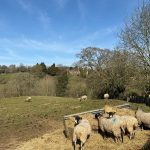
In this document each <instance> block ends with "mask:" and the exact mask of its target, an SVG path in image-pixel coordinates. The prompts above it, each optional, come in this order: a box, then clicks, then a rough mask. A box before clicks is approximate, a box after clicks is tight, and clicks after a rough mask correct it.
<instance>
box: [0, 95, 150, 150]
mask: <svg viewBox="0 0 150 150" xmlns="http://www.w3.org/2000/svg"><path fill="white" fill-rule="evenodd" d="M25 99H26V97H15V98H5V99H1V100H0V135H1V137H0V149H3V150H4V149H15V148H17V147H18V146H19V145H20V144H21V143H23V142H27V141H31V139H32V140H33V139H34V138H40V137H42V136H45V134H46V133H51V134H55V133H57V132H58V133H57V136H58V137H59V136H60V137H59V138H62V139H63V140H65V137H64V135H63V130H64V127H63V116H64V115H67V114H72V113H78V112H83V111H87V110H92V109H99V108H102V107H103V106H104V104H105V102H104V100H87V101H84V102H80V101H79V100H78V99H73V98H65V97H64V98H60V97H41V96H38V97H32V101H31V102H25ZM110 103H111V104H112V105H119V104H124V103H126V102H125V101H120V100H111V102H110ZM131 106H132V108H133V109H135V108H136V107H137V106H138V105H137V104H131ZM141 106H142V108H143V109H144V110H145V111H150V108H149V107H147V106H145V105H141ZM143 133H144V132H143ZM94 136H96V137H97V138H98V137H100V139H101V136H100V135H97V133H96V135H95V134H94ZM59 138H58V141H57V142H56V143H57V144H56V145H57V146H56V149H57V148H58V146H60V144H62V141H60V144H59ZM55 140H56V139H55ZM89 140H91V141H92V137H91V139H89ZM101 140H102V139H101ZM109 140H110V139H109ZM67 142H68V143H70V145H69V146H68V149H70V148H69V147H71V139H68V140H67ZM111 142H113V141H111ZM130 142H131V141H130ZM133 142H134V140H133ZM47 144H48V146H47V147H49V146H50V145H51V144H52V143H51V142H47ZM49 144H50V145H49ZM66 144H67V143H66ZM113 144H114V143H113ZM31 145H32V146H34V144H31ZM31 145H30V146H31ZM63 145H65V143H63ZM47 147H45V149H46V148H47ZM66 147H67V146H66ZM64 148H65V147H62V150H63V149H64ZM26 149H28V148H26ZM32 149H34V148H32ZM42 149H43V148H41V150H42ZM54 149H55V147H54ZM60 149H61V147H60Z"/></svg>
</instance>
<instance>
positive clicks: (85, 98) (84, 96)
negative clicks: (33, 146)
mask: <svg viewBox="0 0 150 150" xmlns="http://www.w3.org/2000/svg"><path fill="white" fill-rule="evenodd" d="M79 100H80V102H81V101H83V100H87V96H86V95H83V96H81V97H80V98H79Z"/></svg>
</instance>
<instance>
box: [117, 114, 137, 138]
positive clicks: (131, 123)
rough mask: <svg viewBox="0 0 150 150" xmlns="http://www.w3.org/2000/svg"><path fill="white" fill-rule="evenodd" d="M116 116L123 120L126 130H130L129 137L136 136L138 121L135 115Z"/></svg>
mask: <svg viewBox="0 0 150 150" xmlns="http://www.w3.org/2000/svg"><path fill="white" fill-rule="evenodd" d="M114 118H119V119H120V120H122V126H123V127H124V130H125V129H126V130H127V131H128V132H129V138H130V139H132V138H134V136H135V129H136V128H137V127H138V121H137V119H136V118H135V117H133V116H118V115H115V116H114Z"/></svg>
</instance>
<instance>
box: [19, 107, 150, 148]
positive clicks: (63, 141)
mask: <svg viewBox="0 0 150 150" xmlns="http://www.w3.org/2000/svg"><path fill="white" fill-rule="evenodd" d="M117 114H119V115H125V114H127V115H134V111H133V110H128V109H117ZM81 116H82V118H87V119H88V120H89V121H90V123H91V125H92V129H93V130H92V134H91V136H90V138H89V139H88V140H87V142H86V143H85V146H84V148H85V149H86V150H100V149H101V150H108V149H111V150H140V149H141V148H142V147H143V146H144V144H145V143H146V142H147V140H148V139H149V138H150V131H149V130H144V131H141V130H137V131H136V136H135V138H134V139H132V140H129V138H128V136H127V135H126V136H124V143H121V142H120V141H119V142H117V143H115V142H114V140H113V138H111V137H108V138H107V139H105V140H103V138H102V136H101V135H100V134H99V133H98V132H97V121H96V120H95V119H94V115H93V114H84V115H81ZM67 126H68V129H69V138H68V139H67V138H65V136H64V134H63V125H61V126H60V129H58V130H55V131H54V132H52V133H47V134H45V135H43V136H42V137H39V138H35V139H32V140H30V141H27V142H24V143H20V145H19V146H18V148H17V149H16V150H49V149H51V150H71V149H73V148H72V133H73V127H74V122H73V118H70V119H69V120H68V121H67ZM77 147H79V145H77Z"/></svg>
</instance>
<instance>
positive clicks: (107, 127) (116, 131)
mask: <svg viewBox="0 0 150 150" xmlns="http://www.w3.org/2000/svg"><path fill="white" fill-rule="evenodd" d="M95 118H96V119H97V120H98V128H99V129H100V130H101V131H102V136H103V139H104V138H105V132H106V133H112V134H113V135H114V141H115V142H117V141H118V139H122V143H123V134H124V133H125V131H124V128H123V126H122V124H123V123H122V120H120V119H119V118H105V117H103V116H101V114H95Z"/></svg>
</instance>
